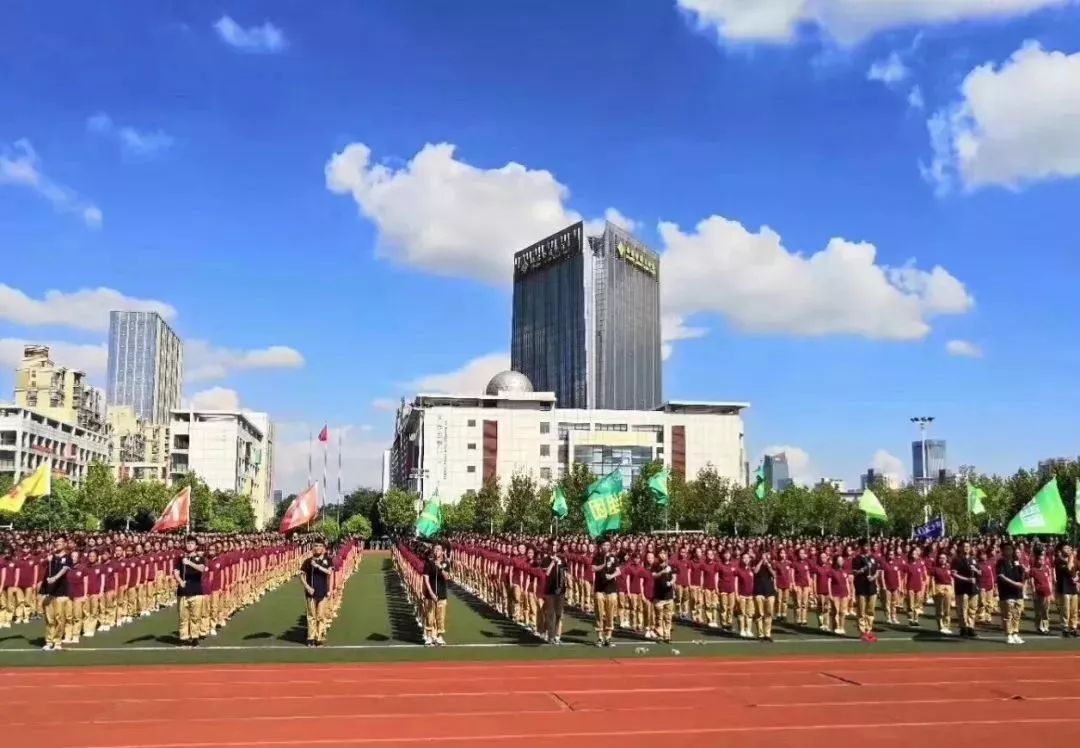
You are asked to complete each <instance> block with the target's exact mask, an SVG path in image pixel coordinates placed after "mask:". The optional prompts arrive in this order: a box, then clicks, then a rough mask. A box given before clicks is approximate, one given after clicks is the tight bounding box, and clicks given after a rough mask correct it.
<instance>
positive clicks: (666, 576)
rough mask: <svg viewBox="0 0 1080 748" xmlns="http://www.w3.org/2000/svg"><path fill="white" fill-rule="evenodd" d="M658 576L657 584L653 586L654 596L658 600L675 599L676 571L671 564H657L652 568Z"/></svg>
mask: <svg viewBox="0 0 1080 748" xmlns="http://www.w3.org/2000/svg"><path fill="white" fill-rule="evenodd" d="M652 571H653V573H654V574H659V576H658V577H656V586H655V587H653V598H654V599H655V600H656V601H657V602H663V601H665V600H673V599H674V598H675V572H674V571H672V570H671V565H670V564H657V565H656V566H654V567H653V569H652Z"/></svg>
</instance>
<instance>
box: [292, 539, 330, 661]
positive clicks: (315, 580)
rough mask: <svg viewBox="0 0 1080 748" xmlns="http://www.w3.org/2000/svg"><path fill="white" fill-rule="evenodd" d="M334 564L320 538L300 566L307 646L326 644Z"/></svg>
mask: <svg viewBox="0 0 1080 748" xmlns="http://www.w3.org/2000/svg"><path fill="white" fill-rule="evenodd" d="M333 572H334V564H333V562H332V561H331V560H330V557H329V556H327V555H326V543H325V541H323V540H322V539H321V538H320V539H319V540H316V541H315V545H314V546H313V547H312V549H311V556H309V557H308V558H307V559H306V560H305V561H304V563H303V564H302V565H301V566H300V574H301V577H300V580H301V582H302V583H303V585H304V597H305V598H306V601H307V645H308V646H309V647H321V646H322V645H323V644H325V643H326V629H327V623H328V618H329V611H328V604H329V603H328V600H327V598H328V597H329V595H330V578H331V575H332V574H333Z"/></svg>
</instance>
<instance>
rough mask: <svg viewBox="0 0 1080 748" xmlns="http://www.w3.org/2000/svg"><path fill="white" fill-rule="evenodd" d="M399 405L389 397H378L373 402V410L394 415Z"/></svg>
mask: <svg viewBox="0 0 1080 748" xmlns="http://www.w3.org/2000/svg"><path fill="white" fill-rule="evenodd" d="M399 404H400V403H399V402H398V401H397V400H393V399H391V398H389V397H377V398H375V399H374V400H372V401H371V409H372V410H376V411H379V412H380V413H393V412H394V411H396V410H397V409H398V405H399Z"/></svg>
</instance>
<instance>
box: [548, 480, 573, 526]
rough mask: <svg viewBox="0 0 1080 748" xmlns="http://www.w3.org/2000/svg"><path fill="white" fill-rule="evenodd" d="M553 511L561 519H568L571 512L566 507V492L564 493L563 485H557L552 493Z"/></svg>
mask: <svg viewBox="0 0 1080 748" xmlns="http://www.w3.org/2000/svg"><path fill="white" fill-rule="evenodd" d="M551 513H552V514H554V515H555V516H556V517H558V518H559V519H566V515H567V514H568V513H569V510H568V509H567V508H566V494H564V493H563V490H562V486H556V487H555V490H554V491H552V493H551Z"/></svg>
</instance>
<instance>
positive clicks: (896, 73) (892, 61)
mask: <svg viewBox="0 0 1080 748" xmlns="http://www.w3.org/2000/svg"><path fill="white" fill-rule="evenodd" d="M910 74H911V71H910V70H908V67H907V65H905V64H904V60H903V59H902V58H901V57H900V53H899V52H893V53H892V54H890V55H889V56H888V58H887V59H884V60H878V61H877V62H875V63H874V64H873V65H871V66H870V70H868V71H867V73H866V79H867V80H871V81H880V82H881V83H884V84H885V85H886V86H895V85H897V84H898V83H902V82H903V81H905V80H907V77H908V76H909V75H910Z"/></svg>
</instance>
